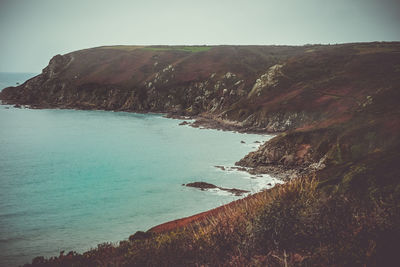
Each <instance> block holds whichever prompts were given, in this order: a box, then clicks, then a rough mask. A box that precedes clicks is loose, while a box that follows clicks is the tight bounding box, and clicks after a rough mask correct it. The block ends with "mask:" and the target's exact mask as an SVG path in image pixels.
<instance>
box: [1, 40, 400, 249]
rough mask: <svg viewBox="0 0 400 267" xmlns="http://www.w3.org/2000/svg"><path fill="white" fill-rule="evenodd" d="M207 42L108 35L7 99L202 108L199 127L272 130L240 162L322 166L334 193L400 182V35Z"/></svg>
mask: <svg viewBox="0 0 400 267" xmlns="http://www.w3.org/2000/svg"><path fill="white" fill-rule="evenodd" d="M203 48H204V49H201V50H199V51H196V52H193V51H190V50H187V49H186V50H182V49H181V47H159V46H153V47H141V46H108V47H98V48H92V49H85V50H80V51H76V52H72V53H69V54H66V55H57V56H55V57H53V58H52V59H51V60H50V62H49V65H48V66H47V67H46V68H45V69H43V72H42V73H41V74H40V75H38V76H36V77H34V78H32V79H30V80H28V81H27V82H25V83H24V84H22V85H20V86H17V87H9V88H6V89H4V90H3V91H2V92H1V93H0V99H1V100H2V101H3V102H4V103H7V104H18V105H29V106H30V107H32V108H39V109H42V108H65V109H89V110H97V109H99V110H113V111H129V112H139V113H147V112H157V113H163V114H166V116H168V117H172V118H174V117H175V118H178V117H179V118H182V116H183V117H185V118H187V117H188V118H191V119H194V120H195V121H194V122H193V123H190V124H191V126H193V127H202V128H213V129H222V130H228V131H238V132H243V133H274V134H276V136H275V137H274V138H273V139H271V140H269V141H268V142H265V143H264V144H262V145H261V146H260V147H259V148H258V149H257V150H256V151H254V152H250V153H249V154H248V155H246V156H245V157H244V158H243V159H241V160H239V161H238V162H237V163H236V165H237V166H240V167H243V168H246V170H248V171H249V172H250V173H253V174H255V175H256V174H271V175H273V176H275V177H278V178H280V179H283V180H285V181H293V180H296V179H301V178H304V177H317V178H315V179H317V184H318V185H317V188H318V190H320V192H323V193H321V194H325V195H328V196H336V194H351V195H352V196H353V197H355V198H360V199H361V198H362V199H364V198H368V199H376V198H378V197H379V196H381V195H387V194H392V193H393V194H397V193H398V190H397V189H393V188H397V187H395V185H396V184H398V174H399V173H398V171H399V169H398V168H397V167H396V163H395V162H396V159H398V157H399V151H400V150H399V149H398V148H399V146H400V143H399V140H400V138H399V133H400V123H399V120H398V111H399V106H398V103H397V102H398V101H397V100H398V99H400V97H399V90H397V89H396V88H398V87H399V86H400V79H399V75H398V62H400V44H399V43H397V42H391V43H384V42H380V43H353V44H339V45H310V46H309V45H306V46H214V47H203ZM198 182H200V181H198ZM216 187H218V185H216ZM225 189H226V188H225ZM274 192H275V191H274ZM244 201H246V200H244ZM241 203H243V202H241ZM235 205H236V204H234V206H235ZM238 205H241V204H238ZM219 212H220V209H218V210H217V211H210V213H206V214H201V215H199V216H194V217H188V218H184V219H183V220H182V221H178V222H175V223H172V224H171V223H170V224H168V225H167V226H166V227H165V228H163V230H160V231H158V232H165V231H167V232H168V231H172V230H176V229H177V228H182V227H184V226H187V225H191V224H192V223H194V222H199V221H200V222H201V221H202V220H204V218H206V217H207V216H211V215H212V216H214V215H216V214H219ZM151 232H152V231H151V230H150V231H149V233H151ZM156 232H157V231H154V233H156ZM150 235H151V234H150ZM138 236H140V235H138ZM151 236H152V235H151ZM151 236H150V237H148V238H153V237H151ZM145 239H146V238H145ZM134 240H135V238H132V242H134Z"/></svg>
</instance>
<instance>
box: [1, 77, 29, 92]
mask: <svg viewBox="0 0 400 267" xmlns="http://www.w3.org/2000/svg"><path fill="white" fill-rule="evenodd" d="M36 75H37V73H25V72H0V91H1V90H3V89H4V88H5V87H8V86H17V85H18V84H22V83H23V82H25V81H26V80H28V79H30V78H32V77H34V76H36Z"/></svg>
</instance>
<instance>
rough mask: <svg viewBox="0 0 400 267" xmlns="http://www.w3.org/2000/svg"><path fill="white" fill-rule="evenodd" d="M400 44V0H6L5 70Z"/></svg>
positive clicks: (1, 24)
mask: <svg viewBox="0 0 400 267" xmlns="http://www.w3.org/2000/svg"><path fill="white" fill-rule="evenodd" d="M369 41H400V0H335V1H332V0H229V1H228V0H196V1H192V0H143V1H137V0H130V1H128V0H121V1H118V0H113V1H111V0H0V72H34V73H40V72H41V70H42V69H43V68H44V67H46V65H47V64H48V62H49V60H50V58H51V57H52V56H54V55H56V54H65V53H68V52H72V51H75V50H79V49H84V48H90V47H96V46H103V45H116V44H122V45H159V44H162V45H204V44H206V45H221V44H231V45H273V44H277V45H279V44H281V45H284V44H286V45H304V44H315V43H322V44H329V43H330V44H335V43H347V42H369Z"/></svg>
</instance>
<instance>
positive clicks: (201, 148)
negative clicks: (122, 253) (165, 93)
mask: <svg viewBox="0 0 400 267" xmlns="http://www.w3.org/2000/svg"><path fill="white" fill-rule="evenodd" d="M180 122H181V121H180V120H173V119H166V118H163V117H162V116H161V115H154V114H146V115H143V114H134V113H125V112H106V111H77V110H31V109H16V108H13V107H10V106H5V105H0V125H1V127H0V181H1V185H2V186H1V187H0V265H1V266H10V265H11V266H13V265H18V264H23V263H26V262H28V261H30V260H31V259H32V257H34V256H38V255H43V256H47V257H48V256H56V255H58V254H59V251H61V250H65V251H70V250H75V251H78V252H82V251H84V250H87V249H89V248H91V247H95V246H96V245H97V244H98V243H102V242H117V241H120V240H123V239H127V238H128V237H129V235H131V234H133V233H135V232H136V231H138V230H147V229H149V228H150V227H152V226H155V225H157V224H160V223H163V222H166V221H169V220H173V219H177V218H181V217H184V216H189V215H193V214H195V213H198V212H202V211H205V210H208V209H211V208H214V207H217V206H219V205H221V204H224V203H227V202H230V201H232V200H235V199H237V198H238V197H235V196H233V195H231V194H228V193H226V192H221V191H215V192H209V191H200V190H197V189H193V188H187V187H184V186H182V184H183V183H188V182H195V181H205V182H209V183H213V184H216V185H218V186H223V187H230V188H231V187H235V188H241V189H248V190H252V191H257V190H260V189H261V188H263V187H265V184H266V183H267V182H270V181H271V182H273V183H274V180H273V179H272V178H271V179H270V178H269V177H264V178H257V179H254V177H251V176H250V175H249V174H247V173H244V172H237V171H222V170H220V169H218V168H215V167H214V166H215V165H224V166H233V165H234V162H235V161H237V160H239V159H240V158H242V157H243V156H244V155H245V154H247V153H248V152H249V151H252V150H255V145H256V144H255V143H254V142H255V141H265V140H267V139H269V138H270V136H260V135H252V134H239V133H233V132H223V131H217V130H207V129H196V128H192V127H189V126H179V125H178V124H179V123H180ZM242 140H243V141H245V143H244V144H243V143H241V141H242Z"/></svg>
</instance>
